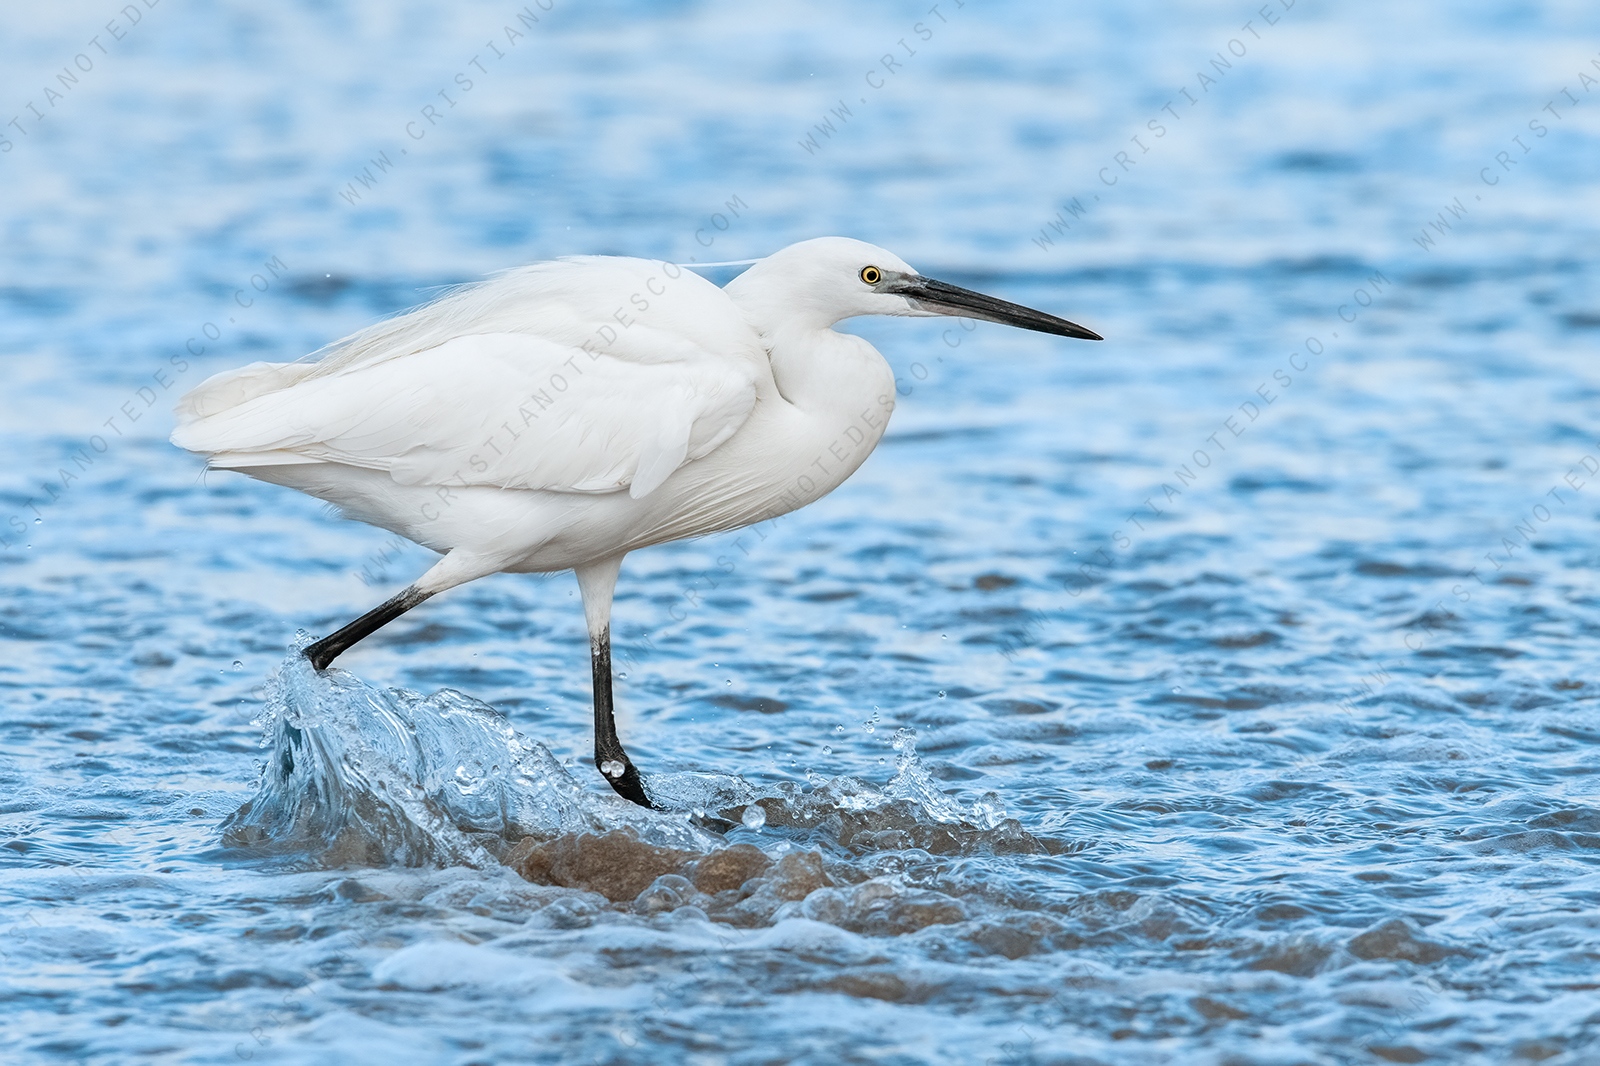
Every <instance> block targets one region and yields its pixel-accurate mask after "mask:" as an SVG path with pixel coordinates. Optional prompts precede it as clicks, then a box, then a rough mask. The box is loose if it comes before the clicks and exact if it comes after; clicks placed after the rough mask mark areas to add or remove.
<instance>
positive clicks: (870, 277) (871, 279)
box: [861, 267, 883, 285]
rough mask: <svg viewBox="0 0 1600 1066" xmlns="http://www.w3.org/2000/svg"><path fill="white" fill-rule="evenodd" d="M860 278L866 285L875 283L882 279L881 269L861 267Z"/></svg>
mask: <svg viewBox="0 0 1600 1066" xmlns="http://www.w3.org/2000/svg"><path fill="white" fill-rule="evenodd" d="M861 280H862V281H864V282H866V283H867V284H868V285H876V284H877V283H878V282H880V281H882V280H883V271H881V270H879V269H878V268H877V267H862V268H861Z"/></svg>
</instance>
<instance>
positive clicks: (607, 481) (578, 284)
mask: <svg viewBox="0 0 1600 1066" xmlns="http://www.w3.org/2000/svg"><path fill="white" fill-rule="evenodd" d="M616 264H622V267H621V269H618V268H617V267H616ZM652 267H654V268H657V269H659V267H660V264H649V263H644V262H643V261H639V260H582V261H578V262H576V263H560V264H541V265H540V267H539V268H528V269H527V270H526V271H524V272H523V273H522V274H520V275H508V276H503V277H502V278H500V279H496V280H495V281H493V282H490V283H487V285H486V286H482V287H480V289H481V290H493V291H480V290H467V292H466V293H462V294H457V296H454V297H450V298H447V299H446V300H445V301H440V302H439V303H438V304H434V305H430V306H429V307H427V308H423V309H421V310H420V311H417V312H413V313H412V314H411V315H408V316H403V317H402V318H400V319H395V320H392V321H391V322H388V323H383V324H380V326H378V327H374V331H376V332H377V333H380V334H381V337H379V338H378V339H377V340H374V338H373V337H371V336H368V334H360V335H357V337H356V338H352V339H351V341H349V342H347V343H346V345H345V346H344V347H342V348H339V349H336V350H335V351H334V352H333V353H332V354H331V355H330V356H329V357H328V358H327V359H325V360H324V361H323V362H321V363H317V364H309V367H311V368H312V369H309V370H308V369H307V366H308V364H287V366H288V367H292V370H291V369H285V368H284V367H282V366H280V367H273V366H271V365H269V364H258V366H257V367H256V368H246V370H245V371H234V372H231V373H230V375H229V376H227V377H225V378H222V379H220V380H221V382H222V384H215V383H214V382H218V381H219V379H213V381H211V382H207V383H205V384H202V385H201V386H200V388H199V389H197V390H196V392H195V393H194V394H191V395H192V396H193V397H194V399H193V400H190V399H189V398H186V400H185V403H184V404H182V405H180V409H179V415H180V423H179V427H178V429H177V430H176V431H175V432H174V434H173V441H174V442H175V443H177V444H178V445H180V446H181V447H185V448H189V449H190V450H194V451H202V452H209V453H211V455H212V462H213V464H214V465H217V466H224V467H231V468H243V469H248V468H249V467H252V466H267V465H276V464H282V463H295V462H328V463H341V464H345V465H349V466H357V467H366V468H370V469H378V470H385V471H388V473H389V474H390V476H391V477H393V478H394V480H395V481H396V482H399V483H401V484H408V485H412V484H437V485H458V486H459V485H488V486H494V487H499V488H520V489H547V490H555V491H563V492H615V491H618V490H621V489H628V490H629V492H630V493H631V494H632V495H633V496H635V497H639V496H644V495H646V494H648V493H649V492H651V491H653V490H654V489H655V488H656V487H658V486H659V485H660V484H661V483H662V482H664V481H665V480H666V479H667V478H668V477H669V476H670V475H671V474H672V472H673V471H675V470H676V469H678V467H680V466H682V465H683V464H684V463H685V462H688V461H692V460H694V459H698V458H701V457H702V456H704V455H706V454H708V453H710V452H711V451H712V450H713V449H715V448H716V447H717V446H718V445H720V444H721V443H722V442H723V441H725V440H727V439H728V438H729V437H731V436H732V435H733V434H734V432H735V431H737V429H738V428H739V426H740V425H742V424H743V423H744V421H745V419H746V418H747V417H748V416H749V414H750V411H751V410H752V408H753V407H754V405H755V401H756V394H757V382H758V379H759V377H760V375H761V373H762V372H763V370H765V369H766V360H765V357H764V354H763V353H762V351H761V349H760V345H759V341H758V339H757V338H756V336H755V334H754V332H753V331H752V330H751V329H750V327H749V326H748V325H747V324H745V323H744V321H743V320H742V318H741V317H740V316H739V315H738V312H737V310H736V309H734V308H733V307H732V304H731V302H729V301H728V300H727V297H726V296H725V295H724V294H723V293H722V292H721V290H719V289H717V288H716V287H715V286H711V285H710V284H709V283H707V282H704V281H702V280H701V279H698V278H694V279H693V281H692V282H688V281H687V279H689V278H690V277H691V276H690V275H687V274H684V275H683V278H682V279H681V281H680V284H679V289H680V291H679V292H678V293H676V294H673V296H674V297H675V298H669V299H663V298H662V296H663V295H665V293H661V294H658V293H656V287H663V288H664V287H665V284H666V282H665V281H664V280H659V279H654V278H653V276H652V275H649V274H648V273H646V271H647V270H648V268H652ZM551 268H564V269H551ZM652 280H655V281H656V284H655V285H654V286H651V285H648V283H649V282H650V281H652ZM530 282H531V283H530ZM634 286H638V289H637V291H630V290H632V289H633V288H634ZM706 290H709V292H708V291H706ZM646 293H648V294H650V295H645V294H646ZM512 297H515V299H513V298H512ZM634 297H639V298H637V299H635V298H634ZM452 301H454V304H452ZM619 301H621V302H622V307H623V308H626V307H628V306H629V305H630V303H631V305H632V307H633V309H634V313H633V314H627V313H625V312H624V311H621V310H619V309H618V302H619ZM652 301H653V302H652ZM641 303H642V304H646V305H647V306H646V307H643V308H641V307H639V304H641ZM464 304H465V306H463V305H464ZM601 308H604V312H603V313H602V312H601V311H600V309H601ZM513 312H515V313H513ZM408 320H409V321H408ZM480 325H492V326H495V327H498V328H496V329H494V330H492V331H482V332H478V331H472V332H466V333H465V334H464V335H463V334H462V333H460V332H457V333H456V335H453V336H443V334H447V333H450V332H451V331H452V330H455V331H462V330H473V327H475V326H480ZM508 327H511V328H508ZM374 331H368V332H369V333H373V332H374ZM441 337H442V339H441ZM427 341H437V343H433V344H431V345H428V346H426V347H420V348H419V345H420V344H423V343H425V342H427ZM768 373H770V371H768ZM285 383H287V384H285ZM278 386H282V387H278Z"/></svg>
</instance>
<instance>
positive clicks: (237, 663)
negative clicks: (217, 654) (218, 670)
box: [233, 659, 244, 670]
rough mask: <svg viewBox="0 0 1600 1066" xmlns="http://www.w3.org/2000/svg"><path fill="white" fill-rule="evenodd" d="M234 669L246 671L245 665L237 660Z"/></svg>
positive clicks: (234, 661)
mask: <svg viewBox="0 0 1600 1066" xmlns="http://www.w3.org/2000/svg"><path fill="white" fill-rule="evenodd" d="M233 668H234V669H235V670H243V669H244V663H242V662H240V661H239V660H238V659H235V660H233Z"/></svg>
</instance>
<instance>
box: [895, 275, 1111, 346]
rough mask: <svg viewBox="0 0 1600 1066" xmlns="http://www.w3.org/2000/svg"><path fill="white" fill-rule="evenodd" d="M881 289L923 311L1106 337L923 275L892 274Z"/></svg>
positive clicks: (1064, 334) (1061, 333) (1064, 333)
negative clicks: (900, 297) (910, 301)
mask: <svg viewBox="0 0 1600 1066" xmlns="http://www.w3.org/2000/svg"><path fill="white" fill-rule="evenodd" d="M878 289H879V291H880V292H892V293H894V294H896V295H898V296H904V297H906V298H907V299H909V300H912V301H913V302H915V303H916V305H917V306H918V307H920V308H922V309H923V310H925V311H933V312H936V313H937V314H941V315H964V316H966V317H967V318H981V319H983V320H984V321H985V322H998V323H1000V324H1001V325H1003V326H1020V327H1021V328H1023V329H1031V330H1033V331H1034V332H1035V333H1054V334H1055V335H1056V336H1058V337H1076V338H1078V339H1079V340H1085V341H1098V340H1104V339H1105V338H1103V337H1101V336H1100V334H1098V333H1096V332H1095V331H1094V330H1092V329H1084V328H1083V327H1082V326H1080V325H1078V324H1077V323H1076V322H1068V321H1067V320H1066V319H1064V318H1057V317H1056V316H1055V315H1047V314H1045V313H1044V312H1043V311H1035V310H1034V309H1033V308H1031V307H1023V306H1022V305H1021V304H1014V303H1007V302H1006V301H1005V300H997V299H995V298H994V297H993V296H985V295H984V294H983V293H981V292H973V291H972V290H971V289H963V288H962V287H961V286H959V285H950V284H947V283H945V282H943V281H935V280H933V279H932V278H925V277H923V276H922V275H921V274H901V275H900V276H898V277H895V276H893V274H892V273H891V274H890V276H889V277H888V278H886V279H885V280H884V282H883V284H882V285H880V286H879V287H878Z"/></svg>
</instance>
